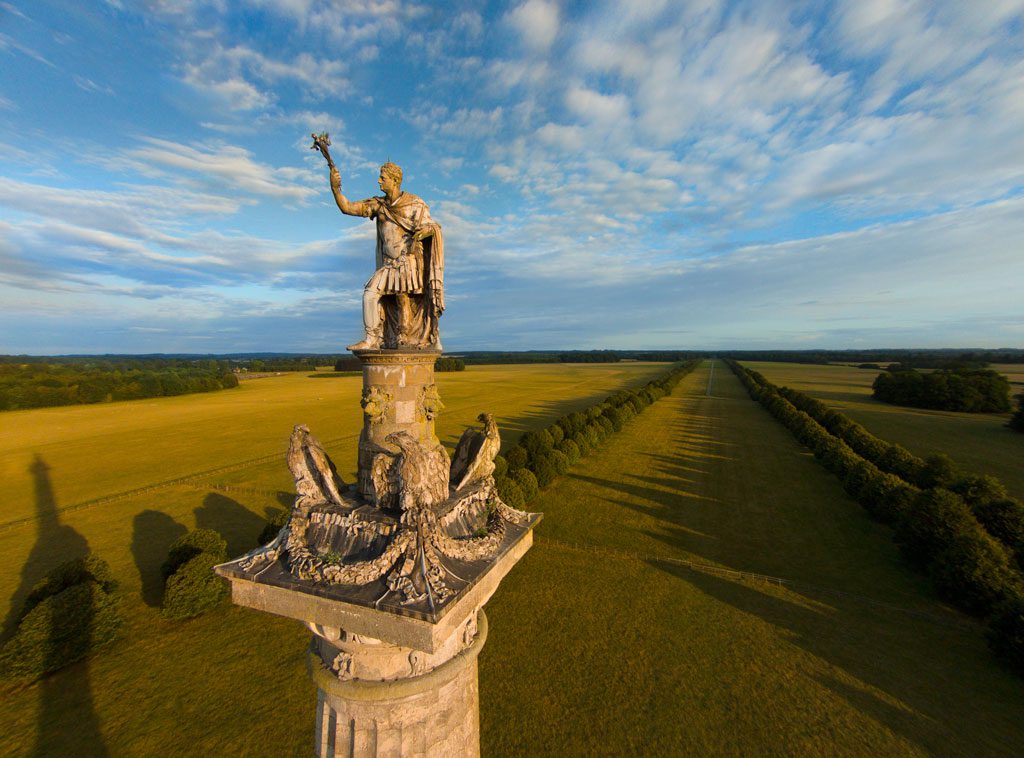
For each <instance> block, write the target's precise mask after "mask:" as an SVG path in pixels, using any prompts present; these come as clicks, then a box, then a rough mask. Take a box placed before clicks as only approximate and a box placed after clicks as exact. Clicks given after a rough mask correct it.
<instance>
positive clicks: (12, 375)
mask: <svg viewBox="0 0 1024 758" xmlns="http://www.w3.org/2000/svg"><path fill="white" fill-rule="evenodd" d="M237 386H238V378H237V377H236V376H235V374H234V373H233V372H232V366H231V364H230V363H229V362H227V361H223V360H214V359H207V360H184V359H175V358H121V359H118V358H102V359H97V358H46V359H26V358H25V357H24V356H15V357H11V356H3V357H0V410H4V411H8V410H18V409H21V408H45V407H49V406H55V405H77V404H80V403H104V402H111V401H113V400H136V399H140V398H147V397H165V396H169V395H187V394H189V393H192V392H213V391H215V390H222V389H230V388H232V387H237Z"/></svg>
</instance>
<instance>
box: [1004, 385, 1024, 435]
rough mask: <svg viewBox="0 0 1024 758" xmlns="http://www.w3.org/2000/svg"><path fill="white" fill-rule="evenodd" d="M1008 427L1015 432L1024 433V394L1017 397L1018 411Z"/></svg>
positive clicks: (1011, 418)
mask: <svg viewBox="0 0 1024 758" xmlns="http://www.w3.org/2000/svg"><path fill="white" fill-rule="evenodd" d="M1006 425H1007V426H1008V427H1010V428H1011V429H1013V431H1015V432H1024V394H1022V395H1017V411H1016V412H1015V413H1014V414H1013V415H1012V416H1011V417H1010V420H1009V421H1008V422H1007V423H1006Z"/></svg>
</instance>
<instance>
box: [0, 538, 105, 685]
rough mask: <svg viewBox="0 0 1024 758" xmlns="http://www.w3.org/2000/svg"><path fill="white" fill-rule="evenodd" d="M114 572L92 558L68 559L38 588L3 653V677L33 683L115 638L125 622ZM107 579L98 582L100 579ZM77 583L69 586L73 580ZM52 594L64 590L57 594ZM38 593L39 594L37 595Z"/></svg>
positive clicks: (1, 656) (1, 665) (1, 662)
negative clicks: (115, 592)
mask: <svg viewBox="0 0 1024 758" xmlns="http://www.w3.org/2000/svg"><path fill="white" fill-rule="evenodd" d="M109 572H110V569H109V567H108V566H107V565H106V563H105V562H104V561H102V560H100V559H98V558H95V557H94V556H89V557H87V558H86V559H80V560H77V561H69V562H68V563H65V564H62V565H61V566H59V567H58V568H57V569H56V570H55V571H53V572H51V573H50V575H49V576H48V577H47V579H44V580H43V581H42V582H40V583H39V584H37V585H36V588H34V589H33V592H34V593H35V595H34V597H33V600H32V602H31V603H29V602H28V600H26V603H25V607H24V608H23V609H22V616H21V620H20V622H19V623H18V628H17V631H16V632H15V634H14V636H13V637H11V638H10V639H9V640H8V641H7V642H6V644H4V647H3V649H2V651H0V670H2V671H3V672H4V675H5V676H10V677H13V678H18V679H22V678H25V679H29V680H32V679H35V678H38V677H40V676H42V675H43V674H46V673H49V672H51V671H56V670H58V669H60V668H63V667H64V666H67V665H69V664H71V663H74V662H75V661H79V660H81V659H82V658H85V657H86V656H87V655H88V654H89V653H90V652H92V651H93V650H95V649H97V648H99V647H101V646H103V645H105V644H107V643H108V642H110V641H111V640H113V639H114V638H115V637H116V636H117V632H118V630H119V629H120V627H121V624H122V619H121V614H120V607H119V603H118V602H117V598H116V597H115V596H114V595H112V594H111V593H110V591H109V590H110V588H111V587H112V586H113V582H112V581H110V580H108V579H106V578H105V577H109ZM97 574H98V575H99V576H100V577H101V578H103V579H104V580H103V581H96V579H95V578H94V577H95V576H96V575H97ZM76 576H77V577H78V578H79V581H77V582H74V583H71V584H67V582H68V581H70V580H71V578H73V577H76ZM43 587H45V588H46V589H48V590H52V589H56V588H57V587H60V588H61V589H59V590H58V591H56V592H50V593H49V594H46V592H44V591H43ZM36 589H38V590H39V592H36Z"/></svg>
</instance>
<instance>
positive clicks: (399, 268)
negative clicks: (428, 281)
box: [366, 255, 423, 295]
mask: <svg viewBox="0 0 1024 758" xmlns="http://www.w3.org/2000/svg"><path fill="white" fill-rule="evenodd" d="M366 289H368V290H374V291H375V292H377V293H378V294H380V295H397V294H398V293H405V294H409V295H420V294H422V293H423V266H422V264H420V263H418V261H417V260H416V257H415V256H412V255H400V256H398V257H397V258H388V259H386V260H385V261H384V265H383V266H381V267H380V268H379V269H377V270H376V271H375V272H374V274H373V276H371V277H370V281H368V282H367V283H366Z"/></svg>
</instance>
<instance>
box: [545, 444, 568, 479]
mask: <svg viewBox="0 0 1024 758" xmlns="http://www.w3.org/2000/svg"><path fill="white" fill-rule="evenodd" d="M548 460H549V461H551V465H552V466H554V467H555V472H556V473H557V474H558V475H559V476H561V475H562V474H564V473H565V472H566V471H568V470H569V457H568V456H567V455H566V454H565V453H563V452H562V451H561V450H552V451H551V452H550V453H548Z"/></svg>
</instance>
